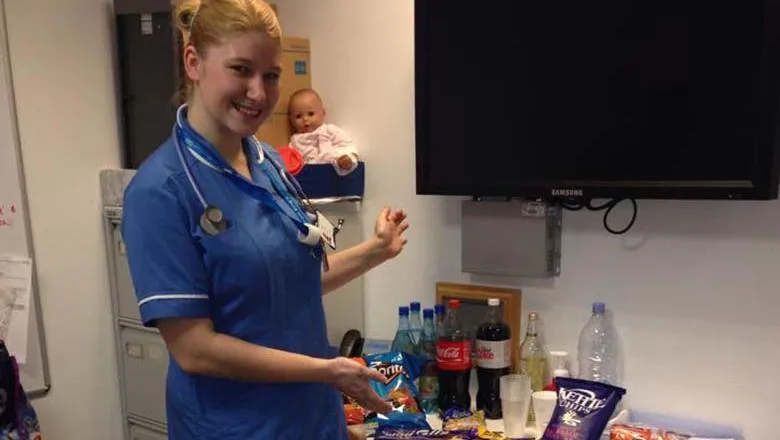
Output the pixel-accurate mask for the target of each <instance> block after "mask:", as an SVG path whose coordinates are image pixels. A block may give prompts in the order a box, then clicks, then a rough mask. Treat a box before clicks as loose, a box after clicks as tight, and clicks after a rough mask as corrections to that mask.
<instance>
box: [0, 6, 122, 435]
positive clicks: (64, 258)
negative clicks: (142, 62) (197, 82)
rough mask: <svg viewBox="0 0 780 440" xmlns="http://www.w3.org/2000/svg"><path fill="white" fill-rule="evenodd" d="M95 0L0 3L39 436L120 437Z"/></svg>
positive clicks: (113, 153)
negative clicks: (20, 170) (17, 147)
mask: <svg viewBox="0 0 780 440" xmlns="http://www.w3.org/2000/svg"><path fill="white" fill-rule="evenodd" d="M107 4H108V2H107V1H106V0H69V1H67V2H65V1H50V0H6V1H5V6H6V17H7V21H8V32H9V39H10V49H11V63H12V68H13V74H14V80H15V91H16V100H17V111H18V118H19V125H20V127H19V129H20V132H21V133H20V134H21V143H22V156H23V160H24V164H25V174H26V183H27V190H28V193H29V201H30V215H31V217H32V232H33V245H34V247H35V253H36V257H37V261H36V265H37V271H38V279H39V281H40V284H39V285H40V291H41V300H42V307H43V313H44V323H45V326H46V339H47V343H48V354H49V361H50V366H51V374H52V381H53V388H52V390H51V393H50V394H49V395H48V396H47V397H45V398H43V399H40V400H36V401H34V402H33V403H34V405H35V407H36V410H37V411H38V415H39V418H40V422H41V428H42V430H43V434H44V437H46V438H52V439H90V440H93V439H94V440H97V439H119V438H120V432H121V424H120V417H119V400H118V399H119V397H118V386H117V379H116V377H117V373H116V362H115V359H116V357H115V354H114V348H113V339H112V327H111V318H110V313H111V309H110V305H109V304H110V298H109V295H108V280H107V275H106V273H107V272H106V263H105V261H106V260H105V250H104V245H103V232H102V226H101V225H102V223H101V211H100V192H99V185H98V171H99V170H100V169H102V168H107V167H117V166H118V165H119V138H118V133H117V124H116V113H115V102H116V101H115V98H116V97H115V92H114V78H113V72H112V64H111V46H110V42H111V41H112V37H111V35H110V33H109V23H110V22H109V15H108V9H107Z"/></svg>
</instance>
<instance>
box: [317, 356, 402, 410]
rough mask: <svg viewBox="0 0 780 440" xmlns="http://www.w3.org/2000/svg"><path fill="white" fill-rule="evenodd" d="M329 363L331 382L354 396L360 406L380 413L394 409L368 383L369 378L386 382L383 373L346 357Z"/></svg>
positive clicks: (345, 392)
mask: <svg viewBox="0 0 780 440" xmlns="http://www.w3.org/2000/svg"><path fill="white" fill-rule="evenodd" d="M329 363H330V365H328V370H329V373H330V375H331V378H330V383H331V384H333V385H334V386H335V387H337V388H338V389H340V390H341V391H342V392H343V393H344V394H346V395H348V396H350V397H352V398H354V399H355V400H356V401H357V403H358V404H360V406H362V407H363V408H365V409H367V410H369V411H374V412H377V413H380V414H387V413H389V412H390V411H391V410H392V409H393V407H392V406H391V405H390V404H389V403H388V402H385V401H384V400H382V398H381V397H379V395H378V394H377V393H376V392H375V391H374V389H373V388H371V386H370V385H369V384H368V380H369V379H374V380H378V381H381V382H383V383H384V381H385V376H384V375H383V374H382V373H380V372H378V371H376V370H373V369H371V368H368V367H366V366H365V365H361V364H360V363H358V362H356V361H353V360H351V359H349V358H345V357H338V358H335V359H331V360H330V361H329Z"/></svg>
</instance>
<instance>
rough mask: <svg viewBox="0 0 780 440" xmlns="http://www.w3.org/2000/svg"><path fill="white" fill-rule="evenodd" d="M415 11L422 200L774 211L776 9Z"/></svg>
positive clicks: (443, 7)
mask: <svg viewBox="0 0 780 440" xmlns="http://www.w3.org/2000/svg"><path fill="white" fill-rule="evenodd" d="M414 13H415V20H414V30H415V42H414V44H415V46H414V47H415V107H416V108H415V110H416V115H415V119H416V124H415V125H416V178H417V192H418V194H438V195H464V196H485V197H488V196H500V197H522V198H548V199H549V198H553V199H555V198H571V197H575V198H584V199H594V198H614V199H619V198H664V199H680V198H698V199H728V198H734V199H773V198H777V195H778V151H779V150H778V143H777V139H778V137H777V130H778V96H779V95H778V93H779V92H780V90H778V85H779V84H780V0H763V1H762V0H723V1H705V0H699V1H694V0H600V1H595V2H593V1H591V2H583V1H580V0H559V1H546V0H485V1H482V2H479V3H475V2H473V3H467V4H465V3H462V2H452V1H446V0H416V1H415V8H414Z"/></svg>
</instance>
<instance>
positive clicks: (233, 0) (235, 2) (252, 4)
mask: <svg viewBox="0 0 780 440" xmlns="http://www.w3.org/2000/svg"><path fill="white" fill-rule="evenodd" d="M174 23H175V25H176V27H177V28H178V29H179V32H180V33H181V43H182V46H181V47H182V49H183V48H185V47H187V45H190V44H191V45H192V46H194V47H195V50H196V51H198V53H199V54H203V53H205V51H206V48H207V47H208V46H210V45H213V44H219V43H220V42H221V41H222V40H223V39H224V38H226V37H228V36H230V35H231V34H236V33H243V32H249V31H259V32H262V33H263V34H265V35H266V36H267V37H268V38H270V39H271V40H273V41H275V42H277V43H278V44H279V45H281V40H282V27H281V26H280V25H279V20H278V18H277V17H276V13H275V12H274V10H273V9H272V8H271V6H270V5H269V4H268V3H266V2H265V1H262V0H179V1H178V4H177V5H176V11H175V14H174ZM182 62H183V60H182ZM179 70H180V78H179V79H180V81H181V85H182V87H181V90H179V96H178V101H179V102H180V103H183V102H186V101H187V100H188V99H189V97H190V96H192V89H193V84H192V83H191V81H190V80H189V78H187V75H186V73H185V72H184V67H183V64H182V65H180V69H179Z"/></svg>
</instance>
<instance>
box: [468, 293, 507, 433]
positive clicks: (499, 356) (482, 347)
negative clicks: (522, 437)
mask: <svg viewBox="0 0 780 440" xmlns="http://www.w3.org/2000/svg"><path fill="white" fill-rule="evenodd" d="M500 305H501V301H500V300H498V299H497V298H491V299H489V300H488V314H487V318H486V319H485V322H483V323H482V324H481V325H480V326H479V327H478V328H477V342H476V346H477V355H476V357H477V359H476V364H477V382H478V383H479V391H477V410H483V411H485V417H486V418H488V419H500V418H501V392H500V390H499V388H500V384H501V376H504V375H507V374H509V368H510V366H511V363H512V362H511V359H512V340H511V336H512V335H511V331H510V330H509V326H508V325H506V324H505V323H504V322H502V320H501V314H500V307H499V306H500Z"/></svg>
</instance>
